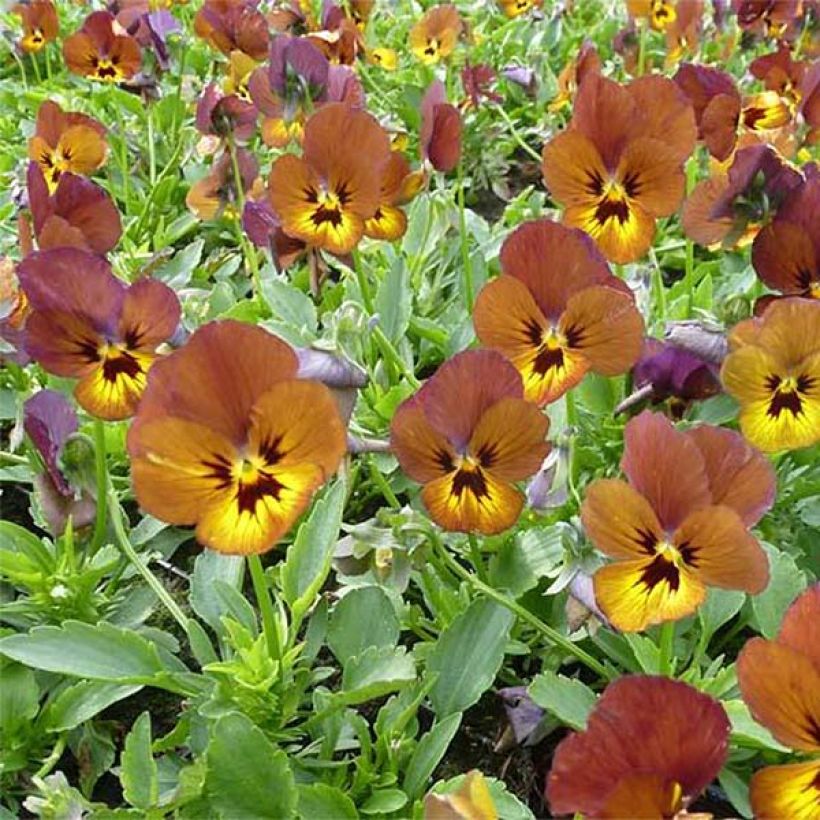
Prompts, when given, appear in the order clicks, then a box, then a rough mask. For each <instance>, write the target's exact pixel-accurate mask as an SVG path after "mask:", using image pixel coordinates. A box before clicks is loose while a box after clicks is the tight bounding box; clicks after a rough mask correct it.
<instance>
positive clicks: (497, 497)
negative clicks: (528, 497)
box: [422, 470, 524, 535]
mask: <svg viewBox="0 0 820 820" xmlns="http://www.w3.org/2000/svg"><path fill="white" fill-rule="evenodd" d="M460 472H461V471H456V472H453V473H450V474H449V475H446V476H443V477H442V478H437V479H436V480H435V481H431V482H430V483H429V484H427V485H425V487H424V490H423V491H422V499H423V500H424V504H425V506H426V507H427V510H428V511H429V513H430V517H431V518H432V519H433V520H434V521H435V522H436V523H437V524H438V525H439V526H440V527H441V528H442V529H445V530H450V531H453V532H480V533H482V534H483V535H495V534H496V533H499V532H503V531H504V530H506V529H509V528H510V527H511V526H512V525H513V524H515V522H516V521H517V520H518V516H519V515H520V514H521V508H522V507H523V506H524V496H523V495H522V494H521V493H520V492H519V491H518V490H517V489H516V488H515V487H513V486H511V485H510V484H506V483H504V482H502V481H499V480H497V479H496V478H495V477H494V476H493V474H492V473H491V472H488V471H486V470H483V471H478V472H476V473H472V476H476V475H477V476H480V478H468V479H465V478H464V476H461V475H460Z"/></svg>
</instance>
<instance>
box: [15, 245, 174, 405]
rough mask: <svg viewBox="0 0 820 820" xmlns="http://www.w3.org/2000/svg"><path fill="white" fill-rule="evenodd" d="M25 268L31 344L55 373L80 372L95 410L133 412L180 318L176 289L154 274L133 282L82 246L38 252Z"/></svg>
mask: <svg viewBox="0 0 820 820" xmlns="http://www.w3.org/2000/svg"><path fill="white" fill-rule="evenodd" d="M18 276H19V278H20V284H21V286H22V288H23V290H24V291H25V294H26V297H27V298H28V300H29V304H30V305H31V313H30V315H29V316H28V319H27V320H26V328H25V347H26V352H27V353H28V354H29V355H30V356H31V357H32V358H33V359H35V360H36V361H38V362H39V363H40V364H41V365H42V367H43V368H44V369H45V370H47V371H48V372H49V373H53V374H54V375H56V376H64V377H68V378H72V379H78V382H77V385H76V386H75V388H74V395H75V397H76V398H77V401H78V402H79V404H80V406H81V407H82V408H83V409H84V410H86V411H87V412H88V413H90V414H91V415H93V416H97V417H98V418H101V419H107V420H116V419H125V418H128V417H129V416H131V415H133V414H134V411H135V409H136V406H137V403H138V402H139V400H140V396H141V395H142V392H143V390H144V389H145V384H146V376H147V374H148V370H149V368H150V367H151V365H152V364H153V362H154V360H155V359H156V358H157V356H158V352H157V348H158V347H159V346H160V345H161V344H163V342H165V341H167V340H168V339H169V338H170V337H171V336H172V335H173V333H174V331H175V330H176V328H177V325H178V324H179V302H178V301H177V297H176V295H175V294H174V292H173V291H172V290H171V289H170V288H168V287H167V286H166V285H163V284H162V283H161V282H157V281H154V280H151V279H142V280H140V281H138V282H135V283H134V284H133V285H131V286H128V285H126V284H125V283H124V282H122V281H120V280H119V279H117V278H116V277H115V276H114V274H113V273H112V272H111V268H110V266H109V265H108V263H107V262H106V261H105V260H104V259H102V258H101V257H99V256H97V255H96V254H93V253H88V252H87V251H83V250H80V249H77V248H59V249H55V250H50V251H40V252H37V253H33V254H30V255H29V256H28V257H27V258H26V259H24V260H23V261H22V262H21V263H20V266H19V268H18Z"/></svg>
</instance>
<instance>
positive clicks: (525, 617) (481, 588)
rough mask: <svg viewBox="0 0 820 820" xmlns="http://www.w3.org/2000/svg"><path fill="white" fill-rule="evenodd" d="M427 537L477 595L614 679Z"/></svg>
mask: <svg viewBox="0 0 820 820" xmlns="http://www.w3.org/2000/svg"><path fill="white" fill-rule="evenodd" d="M427 536H428V538H430V540H431V541H432V543H433V545H434V546H435V548H436V549H437V551H438V553H439V555H440V556H441V558H442V559H443V561H444V563H445V565H446V566H447V567H448V568H449V569H450V570H451V571H452V572H453V573H454V574H455V575H456V576H458V577H459V578H461V579H462V580H464V581H466V582H467V583H468V584H470V585H471V586H472V587H473V588H474V589H475V590H476V591H477V592H480V593H482V594H483V595H486V596H487V597H488V598H491V599H492V600H493V601H495V602H496V603H497V604H500V605H501V606H503V607H505V608H506V609H509V610H510V612H512V613H513V614H515V615H517V616H518V617H519V618H521V620H522V621H526V622H527V623H528V624H529V625H530V626H532V627H534V628H535V629H536V630H538V632H540V633H541V634H542V635H543V636H544V637H545V638H546V639H547V640H548V641H550V642H551V643H553V644H555V645H556V646H558V647H560V648H561V649H563V650H564V651H565V652H566V653H567V654H569V655H572V656H573V657H575V658H576V659H577V660H579V661H580V662H581V663H583V664H584V665H585V666H586V667H588V668H589V669H591V670H592V671H593V672H595V673H596V674H597V675H600V676H601V677H602V678H604V679H605V680H610V679H611V678H612V675H611V674H610V672H609V671H608V670H607V669H606V667H605V666H604V665H603V664H602V663H601V662H600V661H598V660H597V659H596V658H593V657H592V655H590V654H589V653H588V652H586V651H585V650H583V649H581V647H580V646H578V645H577V644H575V643H573V642H572V641H571V640H569V638H566V637H565V636H564V635H562V634H561V633H560V632H558V631H557V630H555V629H553V628H552V627H551V626H549V625H548V624H545V623H544V622H543V621H542V620H541V619H540V618H539V617H538V616H537V615H534V614H533V613H532V612H530V611H529V610H528V609H526V608H525V607H523V606H521V605H520V604H519V603H517V602H516V601H514V600H513V599H512V598H508V597H507V596H506V595H504V594H503V593H502V592H499V591H498V590H497V589H493V588H492V587H491V586H488V585H487V584H485V583H484V582H483V581H481V580H479V579H478V578H476V576H475V575H471V574H470V573H469V572H468V571H467V570H466V569H465V568H464V567H462V566H461V564H459V563H458V561H456V560H455V558H453V557H452V555H450V553H449V552H447V548H446V547H445V546H444V544H442V543H441V541H440V539H439V538H438V537H437V536H436V535H435V534H434V533H432V532H428V533H427Z"/></svg>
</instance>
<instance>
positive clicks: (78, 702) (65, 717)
mask: <svg viewBox="0 0 820 820" xmlns="http://www.w3.org/2000/svg"><path fill="white" fill-rule="evenodd" d="M140 689H142V686H140V685H137V684H120V683H103V682H102V681H96V680H83V681H80V682H79V683H75V684H74V685H73V686H69V687H67V688H66V689H63V690H62V691H61V692H60V694H59V695H57V697H56V698H54V700H52V701H50V702H49V703H48V704H47V705H46V707H45V709H44V710H43V716H42V721H43V727H44V728H45V729H46V731H49V732H64V731H66V730H68V729H73V728H75V727H76V726H79V725H80V724H81V723H84V722H85V721H86V720H90V719H91V718H93V717H94V716H95V715H97V714H99V713H100V712H102V710H103V709H107V708H108V707H109V706H111V704H112V703H117V702H118V701H121V700H124V699H125V698H127V697H130V696H131V695H133V694H135V693H136V692H139V691H140Z"/></svg>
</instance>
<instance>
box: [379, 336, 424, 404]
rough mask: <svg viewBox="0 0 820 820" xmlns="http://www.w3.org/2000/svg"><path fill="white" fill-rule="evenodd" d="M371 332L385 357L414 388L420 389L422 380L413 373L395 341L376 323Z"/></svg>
mask: <svg viewBox="0 0 820 820" xmlns="http://www.w3.org/2000/svg"><path fill="white" fill-rule="evenodd" d="M371 333H372V334H373V338H374V339H375V340H376V344H377V345H378V346H379V349H380V350H381V352H382V355H383V356H384V358H385V359H387V361H389V362H390V363H391V364H392V365H393V366H394V367H395V368H396V369H397V370H398V371H399V373H401V374H402V376H404V378H405V379H407V381H408V382H409V383H410V385H411V386H412V387H413V388H415V389H416V390H418V388H419V387H421V382H420V381H419V380H418V379H417V378H416V375H415V373H413V371H412V370H410V368H409V367H408V366H407V364H406V363H405V361H404V359H402V357H401V356H399V353H398V351H397V350H396V348H395V347H394V346H393V343H392V342H391V341H390V339H388V338H387V336H385V335H384V331H383V330H382V329H381V328H380V327H379V326H378V325H376V326H375V327H374V328H373V330H372V331H371Z"/></svg>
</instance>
